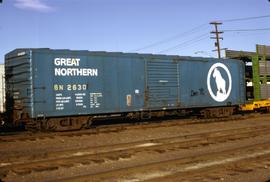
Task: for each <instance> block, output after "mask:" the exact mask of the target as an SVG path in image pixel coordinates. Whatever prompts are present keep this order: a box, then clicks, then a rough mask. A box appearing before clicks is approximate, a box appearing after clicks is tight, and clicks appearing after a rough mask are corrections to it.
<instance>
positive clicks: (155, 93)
mask: <svg viewBox="0 0 270 182" xmlns="http://www.w3.org/2000/svg"><path fill="white" fill-rule="evenodd" d="M146 64H147V81H146V84H147V89H148V90H147V93H148V97H147V99H146V104H148V107H151V108H155V107H159V108H160V107H173V106H176V105H178V103H179V101H178V90H179V88H178V85H179V84H178V83H179V79H178V76H179V73H178V67H177V64H176V63H174V62H172V61H147V63H146Z"/></svg>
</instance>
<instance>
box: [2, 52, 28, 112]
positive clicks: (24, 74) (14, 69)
mask: <svg viewBox="0 0 270 182" xmlns="http://www.w3.org/2000/svg"><path fill="white" fill-rule="evenodd" d="M30 65H31V55H29V54H25V55H23V56H18V57H13V58H12V59H6V62H5V70H6V74H5V78H6V90H7V96H6V99H7V101H6V102H7V103H6V107H7V110H9V109H11V108H13V109H15V110H21V111H23V112H25V113H31V111H30V110H31V109H32V108H33V107H32V98H33V97H32V96H33V94H32V89H31V86H32V83H31V82H32V76H31V66H30ZM15 110H13V112H15ZM15 115H16V114H15Z"/></svg>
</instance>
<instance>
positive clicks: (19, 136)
mask: <svg viewBox="0 0 270 182" xmlns="http://www.w3.org/2000/svg"><path fill="white" fill-rule="evenodd" d="M260 116H261V114H257V113H256V114H247V115H234V116H232V117H227V118H212V119H169V120H162V121H161V120H155V121H146V122H135V123H124V124H112V125H105V126H104V125H101V126H100V125H96V126H95V127H93V128H90V129H87V130H79V131H68V132H47V133H43V132H30V131H24V132H10V133H7V132H3V133H0V136H1V138H0V142H16V141H34V140H43V139H47V138H54V137H58V136H69V137H72V136H82V135H96V134H102V133H113V132H121V131H125V130H136V129H148V128H161V127H171V126H182V125H190V124H198V123H210V122H225V121H231V120H243V119H247V118H252V117H260ZM262 116H265V115H262Z"/></svg>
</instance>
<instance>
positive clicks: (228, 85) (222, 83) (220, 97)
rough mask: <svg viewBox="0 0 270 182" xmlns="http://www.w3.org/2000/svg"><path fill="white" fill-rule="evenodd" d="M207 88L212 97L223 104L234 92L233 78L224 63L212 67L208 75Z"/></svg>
mask: <svg viewBox="0 0 270 182" xmlns="http://www.w3.org/2000/svg"><path fill="white" fill-rule="evenodd" d="M222 73H223V74H222ZM211 80H212V81H211ZM227 81H229V82H227ZM207 88H208V91H209V93H210V95H211V97H212V98H213V99H214V100H215V101H217V102H223V101H225V100H226V99H227V98H228V97H229V95H230V93H231V90H232V77H231V73H230V71H229V69H228V68H227V66H225V65H224V64H222V63H215V64H213V65H212V66H211V68H210V69H209V71H208V75H207Z"/></svg>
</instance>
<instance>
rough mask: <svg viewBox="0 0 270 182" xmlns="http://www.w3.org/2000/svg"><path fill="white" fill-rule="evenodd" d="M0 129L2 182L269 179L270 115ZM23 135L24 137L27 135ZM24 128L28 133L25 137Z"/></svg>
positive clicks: (0, 170)
mask: <svg viewBox="0 0 270 182" xmlns="http://www.w3.org/2000/svg"><path fill="white" fill-rule="evenodd" d="M181 122H182V121H181V120H178V121H176V120H173V121H168V124H163V123H162V124H161V123H152V124H149V126H148V127H140V126H134V127H133V126H131V127H128V129H123V130H116V131H114V132H97V133H94V134H93V133H92V134H88V133H87V132H83V133H80V134H78V133H77V134H76V132H75V133H74V134H70V135H62V134H61V135H58V134H50V133H47V134H41V133H32V134H29V133H26V134H19V135H14V136H1V140H0V178H1V180H2V181H267V180H270V132H269V131H270V115H266V114H265V115H259V114H256V115H251V116H250V117H247V118H245V119H237V120H230V121H220V122H201V123H198V122H197V123H188V122H185V124H183V123H181ZM25 135H27V137H25ZM29 135H30V136H31V137H29Z"/></svg>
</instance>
